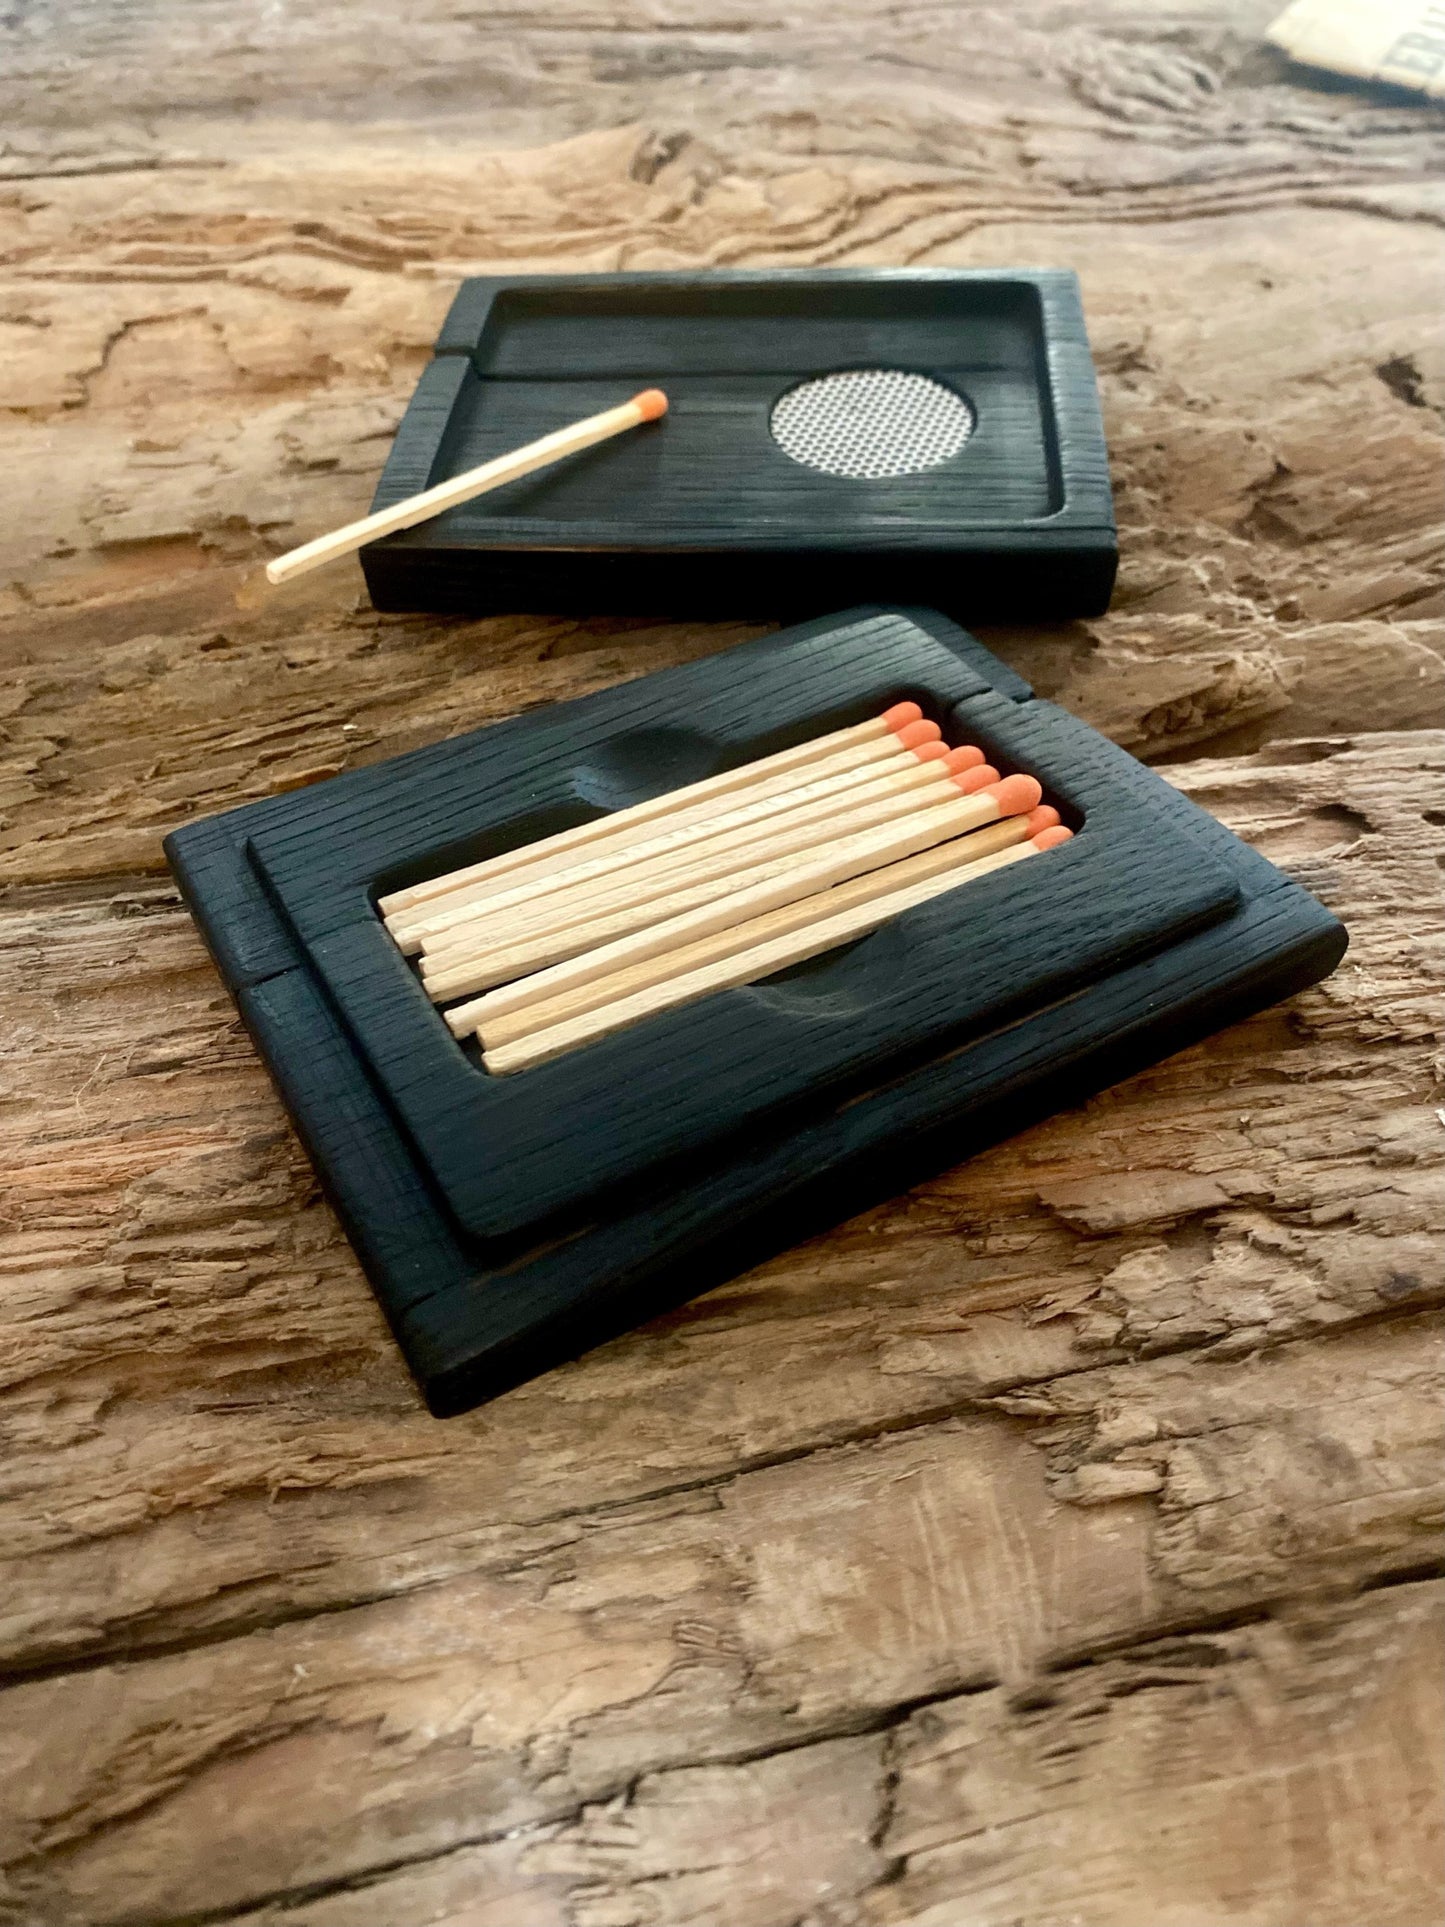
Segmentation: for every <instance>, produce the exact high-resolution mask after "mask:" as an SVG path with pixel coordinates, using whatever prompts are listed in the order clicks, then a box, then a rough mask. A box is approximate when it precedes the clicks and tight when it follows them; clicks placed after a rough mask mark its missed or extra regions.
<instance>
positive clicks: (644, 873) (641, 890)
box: [421, 764, 1038, 1003]
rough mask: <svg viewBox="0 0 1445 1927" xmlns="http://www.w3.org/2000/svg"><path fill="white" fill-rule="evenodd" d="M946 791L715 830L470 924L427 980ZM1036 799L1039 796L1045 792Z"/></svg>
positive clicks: (993, 812)
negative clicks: (503, 946)
mask: <svg viewBox="0 0 1445 1927" xmlns="http://www.w3.org/2000/svg"><path fill="white" fill-rule="evenodd" d="M998 781H999V774H998V771H997V770H996V769H991V768H990V767H989V766H988V765H987V764H985V765H984V766H983V768H982V769H977V770H969V771H967V772H966V773H965V774H964V775H962V776H956V777H953V778H951V779H950V782H951V785H952V787H953V788H956V789H959V790H962V791H964V792H965V794H966V793H967V791H968V790H969V789H970V788H972V787H977V788H978V789H980V790H981V789H982V788H983V786H984V785H985V784H988V783H995V784H996V783H997V782H998ZM943 798H948V799H949V800H950V801H958V800H959V799H957V798H954V797H952V796H951V794H950V785H949V783H948V782H946V783H944V784H940V785H939V786H938V788H937V790H936V791H935V792H933V793H932V794H930V795H928V796H926V797H920V796H918V795H916V794H914V793H912V792H910V791H907V790H905V791H898V792H895V791H891V790H890V791H889V792H887V793H885V794H884V795H882V796H880V797H875V798H870V799H868V800H867V802H866V803H865V804H863V805H860V806H858V807H855V808H853V809H850V810H849V811H848V812H847V814H846V816H845V815H843V813H841V812H840V811H838V810H837V809H836V807H835V806H834V805H833V804H832V803H831V802H830V801H826V800H825V801H824V802H823V803H821V804H817V805H810V806H809V807H808V808H807V809H804V810H799V811H797V812H796V814H794V815H792V816H790V817H788V818H786V819H785V820H784V821H783V822H782V823H780V824H773V823H763V824H760V825H757V824H749V825H747V826H745V827H744V828H742V829H740V830H736V831H729V832H728V833H727V834H726V835H723V836H718V837H714V838H713V839H712V840H711V841H710V842H709V843H707V844H706V845H704V847H703V848H702V849H701V850H683V851H680V852H677V853H675V854H673V855H671V856H668V857H663V858H659V859H658V860H657V861H656V862H654V863H649V864H647V865H646V867H645V868H643V869H627V870H624V871H621V872H618V873H616V874H612V875H608V876H604V877H600V878H598V879H597V880H596V881H595V882H593V883H590V884H585V885H580V886H579V887H578V888H576V889H573V890H567V891H564V892H561V893H560V894H553V895H549V896H547V897H544V898H542V899H541V900H540V901H538V902H535V903H525V904H522V905H520V906H518V908H517V909H515V910H514V911H512V912H511V913H509V914H508V915H507V916H505V917H489V918H487V919H485V920H484V921H483V922H482V923H481V924H480V926H477V927H473V926H470V925H469V926H468V927H467V928H466V929H465V930H464V931H462V932H461V934H460V935H459V936H457V937H456V939H455V941H453V942H451V943H449V944H448V945H447V946H446V947H445V948H441V949H436V950H432V951H429V952H428V953H427V955H426V956H424V957H423V959H422V964H421V976H422V982H423V984H424V985H425V986H426V988H427V991H428V994H430V995H432V996H433V997H435V999H436V1001H437V1002H439V1003H445V1002H447V1001H449V998H450V995H452V994H455V993H447V994H440V995H439V994H438V993H437V992H436V991H435V990H433V988H432V987H433V985H434V984H437V983H439V982H442V981H447V982H450V980H451V976H452V974H453V973H454V972H455V971H457V970H459V969H462V968H464V967H466V966H467V965H468V964H469V963H470V961H471V958H472V957H473V956H474V955H475V953H476V949H477V946H478V943H479V942H482V943H485V944H486V946H487V947H488V948H490V947H491V945H492V944H494V943H497V942H502V943H510V942H514V941H516V940H517V939H518V938H522V937H529V936H537V935H541V934H543V933H544V932H548V931H554V930H558V929H565V928H567V927H568V926H569V925H571V924H573V923H575V922H576V921H577V920H578V919H579V918H590V917H592V916H596V915H605V914H606V913H607V912H608V911H609V910H613V909H617V908H620V907H621V906H622V905H623V904H625V903H629V902H635V903H638V904H655V903H656V902H657V901H658V900H659V899H660V898H662V897H665V896H667V895H669V894H670V893H671V892H672V891H673V890H679V889H685V888H686V887H687V886H688V884H689V883H693V882H697V883H706V882H709V881H711V880H712V879H713V878H714V877H727V876H733V877H736V876H738V875H740V874H741V873H742V872H744V871H747V870H751V869H756V868H757V866H758V865H759V864H762V863H768V862H771V861H772V860H773V859H774V858H775V857H791V858H794V859H798V860H807V859H808V858H810V857H816V856H819V855H822V854H824V853H825V852H826V851H827V850H828V849H830V848H831V847H832V845H833V844H834V843H835V842H836V840H837V838H838V836H839V835H850V834H851V835H859V834H862V832H864V831H865V830H872V829H878V828H880V827H881V826H882V825H884V824H886V823H891V822H895V821H897V820H899V819H901V818H904V817H911V816H912V815H914V814H915V813H916V812H917V811H918V810H919V809H920V808H922V807H927V805H928V804H930V803H932V802H934V801H935V800H942V799H943ZM1032 800H1033V802H1035V803H1037V801H1038V797H1037V796H1035V797H1034V798H1033V799H1032ZM1018 814H1019V811H1018V810H1017V809H998V808H996V807H993V806H992V805H991V802H990V801H988V800H986V801H985V803H984V805H983V807H982V812H981V814H979V815H978V816H977V819H976V822H975V823H974V824H973V825H971V826H970V827H975V828H976V827H980V826H981V825H982V824H983V823H991V822H992V821H993V820H994V818H995V817H996V816H1016V815H1018Z"/></svg>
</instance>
